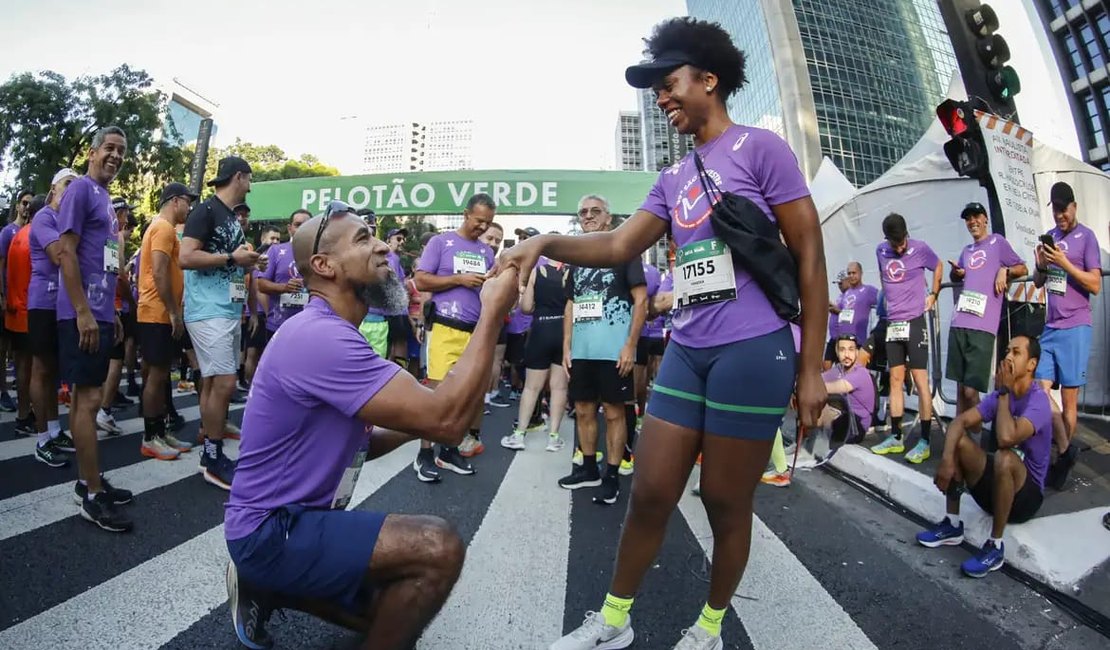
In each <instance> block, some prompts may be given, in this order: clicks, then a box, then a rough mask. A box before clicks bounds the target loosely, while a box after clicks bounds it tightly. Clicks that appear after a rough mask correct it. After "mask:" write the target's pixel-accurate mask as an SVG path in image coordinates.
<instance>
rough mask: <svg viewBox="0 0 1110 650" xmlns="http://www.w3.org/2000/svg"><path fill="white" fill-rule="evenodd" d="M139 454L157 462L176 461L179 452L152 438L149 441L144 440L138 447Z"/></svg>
mask: <svg viewBox="0 0 1110 650" xmlns="http://www.w3.org/2000/svg"><path fill="white" fill-rule="evenodd" d="M139 453H140V454H142V455H143V456H146V457H147V458H157V459H158V460H177V457H178V456H180V455H181V452H179V451H178V450H176V449H174V448H173V447H170V446H169V445H167V444H166V441H165V440H162V439H161V438H159V437H158V436H154V437H153V438H151V439H150V440H144V441H143V444H142V445H140V447H139Z"/></svg>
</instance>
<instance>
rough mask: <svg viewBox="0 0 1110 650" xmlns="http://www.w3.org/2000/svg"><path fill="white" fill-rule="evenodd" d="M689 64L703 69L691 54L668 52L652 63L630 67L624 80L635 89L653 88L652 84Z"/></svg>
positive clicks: (625, 72) (625, 73)
mask: <svg viewBox="0 0 1110 650" xmlns="http://www.w3.org/2000/svg"><path fill="white" fill-rule="evenodd" d="M687 64H689V65H694V66H698V67H699V68H700V67H702V66H700V65H698V62H697V61H696V60H695V57H694V55H692V54H690V53H689V52H683V51H680V50H667V51H666V52H661V53H660V54H659V56H657V57H655V58H654V59H652V60H651V61H644V62H643V63H640V64H638V65H632V66H629V67H628V69H627V70H625V71H624V79H625V81H627V82H628V85H630V86H632V87H633V88H651V86H652V84H654V83H655V82H656V81H659V80H660V79H662V78H663V77H665V76H667V73H669V72H670V71H671V70H674V69H675V68H678V67H680V66H684V65H687Z"/></svg>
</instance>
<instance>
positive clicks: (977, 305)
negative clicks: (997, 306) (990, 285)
mask: <svg viewBox="0 0 1110 650" xmlns="http://www.w3.org/2000/svg"><path fill="white" fill-rule="evenodd" d="M956 311H962V312H965V313H968V314H975V315H976V316H980V317H981V316H982V315H983V314H984V313H985V312H986V311H987V296H986V295H985V294H982V293H979V292H978V291H968V290H967V289H964V290H963V291H962V292H960V300H959V302H957V303H956Z"/></svg>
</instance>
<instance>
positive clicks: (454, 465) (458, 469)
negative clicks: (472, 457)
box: [436, 447, 474, 476]
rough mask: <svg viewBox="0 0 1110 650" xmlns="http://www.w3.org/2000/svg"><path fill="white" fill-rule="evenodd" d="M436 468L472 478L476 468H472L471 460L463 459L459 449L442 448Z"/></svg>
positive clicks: (437, 457) (437, 458)
mask: <svg viewBox="0 0 1110 650" xmlns="http://www.w3.org/2000/svg"><path fill="white" fill-rule="evenodd" d="M436 467H438V468H440V469H447V470H451V471H452V472H454V473H456V474H462V475H463V476H470V475H471V474H473V473H474V467H473V466H471V464H470V461H469V460H467V459H466V458H463V455H462V454H461V453H459V448H458V447H440V448H439V456H436Z"/></svg>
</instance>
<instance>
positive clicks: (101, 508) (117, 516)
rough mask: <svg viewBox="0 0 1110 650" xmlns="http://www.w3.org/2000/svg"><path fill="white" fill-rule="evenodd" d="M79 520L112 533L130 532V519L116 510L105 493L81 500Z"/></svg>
mask: <svg viewBox="0 0 1110 650" xmlns="http://www.w3.org/2000/svg"><path fill="white" fill-rule="evenodd" d="M81 518H82V519H84V520H85V521H91V522H92V523H94V524H96V525H97V526H100V527H101V528H103V529H104V530H107V531H110V532H113V533H126V532H127V531H129V530H131V519H130V518H128V517H127V515H125V514H123V513H122V512H120V511H119V509H117V508H116V505H115V504H114V503H112V498H111V497H110V496H108V493H107V492H97V493H96V496H95V497H93V498H92V499H82V500H81Z"/></svg>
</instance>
